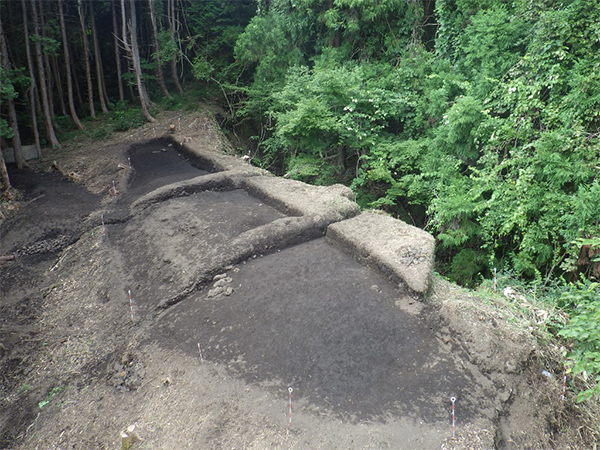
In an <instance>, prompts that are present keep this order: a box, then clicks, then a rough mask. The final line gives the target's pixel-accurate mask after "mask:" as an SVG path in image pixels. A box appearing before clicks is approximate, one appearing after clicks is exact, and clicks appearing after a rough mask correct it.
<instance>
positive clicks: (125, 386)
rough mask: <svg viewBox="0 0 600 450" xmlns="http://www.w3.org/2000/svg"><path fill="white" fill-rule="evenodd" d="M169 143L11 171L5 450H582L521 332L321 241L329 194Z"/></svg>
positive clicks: (3, 312)
mask: <svg viewBox="0 0 600 450" xmlns="http://www.w3.org/2000/svg"><path fill="white" fill-rule="evenodd" d="M169 119H171V120H172V119H173V118H166V119H165V120H163V122H162V123H160V125H154V127H163V128H162V129H164V130H167V129H168V124H169ZM178 123H179V125H178V126H179V127H180V129H179V131H178V133H176V134H175V135H174V136H166V137H162V138H160V139H154V140H147V139H148V138H152V137H154V136H156V135H157V134H158V135H159V136H160V135H162V134H163V133H162V132H161V131H160V129H161V128H159V129H158V132H157V129H156V128H149V127H150V126H148V127H147V128H146V129H145V131H143V132H142V133H141V134H135V135H133V136H132V135H125V136H121V139H122V142H113V143H111V144H105V145H102V146H99V147H97V148H90V147H89V146H88V147H86V148H83V147H81V148H75V149H73V150H72V151H71V152H69V153H66V152H65V153H64V154H63V155H62V156H60V157H59V158H57V164H55V166H56V165H57V166H58V167H59V168H60V169H61V170H60V172H59V171H54V172H52V171H49V172H48V171H45V170H42V171H37V172H33V171H28V172H23V173H18V172H16V171H15V170H11V177H12V178H11V179H12V181H13V183H14V184H15V187H17V188H18V189H19V190H20V191H21V192H23V197H22V198H21V199H20V200H19V203H20V205H21V206H20V209H19V210H17V211H15V212H14V213H12V214H11V215H10V216H9V217H8V219H7V220H5V221H4V222H3V223H2V224H1V225H0V255H8V254H11V255H15V256H16V259H15V260H14V261H8V262H0V273H1V276H2V278H1V280H0V289H1V293H2V294H1V295H2V296H1V300H0V380H1V381H2V384H1V386H0V395H1V397H0V428H1V432H0V448H10V449H20V450H25V449H37V448H39V449H66V448H78V449H120V448H125V447H124V446H123V442H122V440H121V439H122V438H121V432H122V431H123V430H125V429H126V428H127V427H129V426H131V425H135V432H134V433H133V434H136V433H137V434H138V435H139V437H141V438H142V439H143V440H142V441H140V442H136V443H134V444H133V447H132V448H139V449H180V448H194V449H200V448H202V449H204V448H206V449H221V448H248V449H267V448H269V449H270V448H285V449H287V448H297V449H317V448H322V449H350V448H352V449H363V448H372V449H379V448H390V449H391V448H393V449H434V448H444V449H451V448H454V449H477V448H481V449H487V448H507V449H512V448H528V449H529V448H531V449H533V448H535V449H549V448H556V449H582V448H593V443H592V440H591V439H592V438H591V436H592V433H591V432H588V431H586V429H585V427H586V422H585V419H584V417H585V416H584V415H583V414H582V412H581V410H580V409H578V408H577V407H576V406H575V405H574V403H573V399H572V398H571V397H572V396H569V397H568V398H567V401H565V402H561V401H560V381H559V378H560V374H561V371H562V367H560V366H557V365H556V363H554V362H553V361H555V360H556V358H555V357H554V356H553V352H558V350H557V349H553V348H546V347H543V346H541V344H539V343H538V342H536V341H535V339H534V338H533V337H532V333H531V332H532V330H533V329H534V327H535V326H536V322H535V317H536V315H535V314H534V313H533V312H532V313H531V314H529V313H525V312H524V313H522V314H519V313H516V312H515V311H516V309H515V308H512V307H511V305H508V304H507V305H505V306H506V308H505V309H504V310H502V309H499V308H498V304H497V302H500V300H499V299H498V298H496V299H493V298H491V297H488V299H487V300H486V301H484V300H482V299H481V298H475V297H471V296H470V294H469V293H467V292H465V291H462V290H460V289H459V288H457V287H454V286H452V285H450V284H448V283H445V282H443V281H442V280H440V279H437V278H433V281H432V282H431V284H432V285H431V287H430V288H429V290H428V292H427V293H426V295H422V294H419V293H418V292H416V291H415V290H414V289H413V286H414V284H413V283H411V280H407V281H406V282H402V281H401V280H400V282H399V281H398V280H397V279H396V278H394V276H392V275H391V272H388V271H387V270H383V272H382V271H380V270H378V269H377V268H379V269H381V268H382V267H383V266H382V265H378V264H372V265H370V266H366V265H363V264H361V263H360V262H358V260H360V261H362V262H367V263H368V262H370V261H373V259H372V255H368V254H364V252H365V251H366V250H364V247H361V248H363V250H356V251H357V252H361V254H352V251H351V250H350V251H349V250H348V246H347V245H345V244H344V245H342V243H341V241H340V240H339V238H338V237H337V236H338V234H339V233H341V231H339V230H338V234H336V233H330V232H328V231H327V227H328V224H329V223H334V222H339V221H344V220H347V219H349V218H350V217H352V216H354V215H356V214H358V213H359V211H358V210H357V209H355V206H353V204H352V203H351V202H350V200H348V198H347V195H349V194H348V193H347V192H346V191H344V190H343V189H341V188H339V189H338V188H334V189H333V190H329V191H315V192H317V194H316V195H317V197H316V198H319V199H321V200H323V202H324V204H326V205H325V206H318V205H316V203H315V201H313V200H311V197H310V196H311V195H313V191H312V190H311V189H313V188H310V187H307V186H305V185H302V184H295V183H294V182H284V181H281V183H284V184H281V185H280V184H279V183H280V181H279V180H277V179H274V178H269V177H268V174H264V173H262V172H260V171H256V170H255V169H252V168H250V167H249V166H247V165H246V164H245V163H244V162H243V161H241V160H240V159H239V158H237V157H233V156H227V155H226V153H228V152H229V149H228V147H227V145H226V142H225V141H224V140H223V139H222V137H221V136H220V135H219V133H218V131H217V130H216V128H215V126H214V124H213V122H212V121H211V120H210V118H209V117H207V116H204V115H194V114H191V115H189V116H185V117H183V120H182V121H180V122H178ZM182 129H183V130H185V132H182ZM141 138H146V140H145V141H143V140H142V141H140V142H138V143H135V140H136V139H141ZM184 141H185V142H184ZM182 143H183V145H182ZM133 144H135V145H133ZM211 155H214V157H213V156H211ZM53 156H56V155H53ZM45 164H46V165H45ZM48 167H50V164H49V162H46V163H44V162H42V163H41V168H42V169H46V168H48ZM69 173H71V178H70V179H69V177H68V176H67V175H66V174H69ZM63 174H65V175H63ZM73 179H75V182H73V181H72V180H73ZM113 180H114V188H113ZM270 185H272V187H271V188H269V186H270ZM273 186H274V187H273ZM280 186H281V189H280ZM269 189H271V191H269ZM286 189H287V190H286ZM315 189H316V188H315ZM336 189H337V190H336ZM273 190H274V191H275V193H273ZM117 191H118V192H117ZM269 192H271V193H269ZM277 192H279V194H281V195H280V196H278V195H277ZM288 197H289V198H303V197H305V202H306V204H302V203H301V202H300V201H299V200H298V202H300V203H293V202H292V203H289V204H288V203H286V198H288ZM329 199H332V200H331V202H330V201H329ZM290 201H291V200H290ZM296 204H297V205H299V206H297V208H296V207H295V206H293V205H296ZM311 208H312V209H311ZM319 208H325V209H319ZM328 208H329V209H328ZM313 210H314V211H317V212H316V213H312V212H310V211H313ZM307 211H308V212H307ZM369 220H375V221H377V219H376V218H373V219H369ZM103 221H104V226H103V225H102V222H103ZM371 231H372V232H371ZM371 231H370V230H366V231H365V232H366V233H367V235H369V233H371V236H372V240H373V241H374V243H375V244H376V243H377V242H375V241H376V239H377V237H376V236H377V233H375V232H374V230H371ZM356 248H359V247H358V246H357V247H356ZM390 277H391V278H390ZM129 292H131V303H130V299H129V295H128V294H129ZM490 298H491V299H490ZM494 302H496V304H494ZM542 370H547V371H549V372H550V373H552V374H553V375H554V377H553V378H548V377H547V376H543V375H541V371H542ZM290 388H292V390H293V391H292V404H293V412H292V416H291V424H290V415H289V395H290V393H289V389H290ZM451 397H455V398H456V402H455V406H456V436H455V437H454V438H453V437H452V426H451V414H450V411H451V401H450V398H451ZM582 430H583V431H582ZM590 430H592V429H591V428H590ZM130 434H132V433H130Z"/></svg>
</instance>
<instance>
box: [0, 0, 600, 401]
mask: <svg viewBox="0 0 600 450" xmlns="http://www.w3.org/2000/svg"><path fill="white" fill-rule="evenodd" d="M0 25H2V27H0V38H1V39H0V44H2V45H1V47H2V48H1V50H2V64H0V76H1V77H2V83H0V100H1V102H2V114H1V115H0V136H2V137H4V138H5V141H8V140H12V142H13V146H14V147H15V149H16V148H17V147H18V145H20V144H19V139H20V135H23V136H28V137H29V136H30V137H31V138H30V139H29V142H25V143H31V141H33V140H34V141H35V142H34V143H36V144H37V143H38V141H39V142H41V145H46V146H56V145H59V139H58V138H57V137H56V135H55V134H54V132H55V131H56V133H57V134H58V136H59V137H61V136H65V135H66V134H65V132H66V131H68V130H72V129H75V128H76V126H77V127H79V128H82V127H84V124H85V123H89V121H90V120H93V119H94V117H96V112H95V111H96V110H97V111H102V112H101V113H99V115H102V114H104V115H105V116H107V117H108V118H109V119H108V123H109V124H111V125H110V126H111V127H112V129H113V130H124V129H127V128H129V127H131V126H134V125H135V124H137V123H140V122H141V121H143V120H152V119H153V118H152V114H153V110H154V108H155V103H153V99H154V101H158V100H160V101H159V102H160V103H162V104H163V105H166V106H168V107H171V108H178V107H181V106H182V105H184V104H185V103H186V102H189V101H190V98H192V99H195V98H202V99H206V98H207V97H210V99H212V100H215V101H217V102H219V103H220V104H221V106H222V107H223V111H224V113H223V114H224V115H226V116H227V119H228V120H229V123H230V124H231V123H233V124H234V125H233V126H234V131H235V130H237V131H238V132H239V131H240V130H244V132H245V133H246V134H251V135H252V138H253V139H252V142H253V144H252V148H251V151H252V153H253V159H252V160H253V162H254V163H256V164H259V165H261V166H263V167H267V168H271V169H272V170H274V171H277V172H279V173H280V174H282V175H285V176H287V177H291V178H295V179H299V180H303V181H307V182H310V183H317V184H330V183H344V184H346V185H348V186H351V187H352V188H353V190H354V191H355V192H356V195H357V199H358V201H359V203H360V204H361V205H362V206H363V207H365V208H377V209H382V210H384V211H386V212H388V213H389V214H392V215H394V216H395V217H398V218H400V219H402V220H405V221H407V222H409V223H412V224H414V225H416V226H419V227H422V228H425V229H426V230H428V231H429V232H431V233H432V234H434V235H435V236H436V238H437V241H438V255H437V260H438V270H439V271H440V272H441V273H442V274H443V275H444V276H446V277H448V278H449V279H451V280H453V281H456V282H459V283H460V284H463V285H465V286H468V287H475V286H477V285H478V284H480V283H481V282H482V281H483V280H485V279H489V278H490V277H491V276H492V274H493V271H494V270H498V271H499V272H500V273H502V274H505V275H509V276H510V277H511V279H512V280H513V282H515V283H517V282H518V283H524V284H525V285H528V286H536V289H537V290H536V292H539V288H540V287H542V288H545V289H553V295H551V296H550V295H549V297H548V298H558V300H557V303H556V304H553V306H558V307H559V308H561V309H563V310H564V311H566V312H567V313H568V314H569V315H570V316H571V321H570V322H569V323H568V324H567V325H566V326H565V324H564V323H563V324H562V325H560V326H558V328H557V332H560V334H562V336H564V337H565V338H572V339H574V340H575V341H577V342H579V343H580V345H578V346H576V347H575V351H574V352H573V354H572V357H573V361H574V362H575V363H574V370H575V371H577V372H581V373H600V366H599V365H598V361H599V360H600V359H599V357H598V355H600V335H599V334H598V333H597V332H594V331H593V330H595V329H597V325H596V322H597V320H598V311H599V307H598V305H599V304H600V301H599V297H598V295H599V293H598V285H597V284H596V283H597V282H598V279H599V278H600V261H599V256H598V255H600V245H599V239H600V59H599V58H598V55H599V54H600V8H599V7H598V4H597V0H565V1H562V2H555V1H553V0H421V1H416V0H258V1H255V0H239V1H230V0H205V1H202V2H197V1H189V0H144V1H133V0H86V1H84V0H53V1H50V0H48V1H44V2H40V1H36V0H24V1H20V2H19V1H6V0H0ZM25 36H28V37H29V40H28V41H25V40H24V39H23V38H24V37H25ZM86 38H87V39H86ZM69 49H70V53H68V52H67V50H69ZM69 55H70V56H69ZM75 61H78V62H80V63H76V62H75ZM86 61H87V63H86V64H84V62H86ZM68 74H69V75H73V77H72V78H73V79H72V80H71V79H70V77H69V76H67V75H68ZM192 80H195V83H192V82H191V81H192ZM182 85H183V88H182ZM67 87H68V89H67ZM181 89H185V91H186V92H185V94H181V93H180V92H179V91H180V90H181ZM44 91H46V93H44ZM192 92H194V93H196V94H198V93H199V94H200V95H199V96H198V95H194V96H191V95H190V93H192ZM132 104H138V105H141V110H142V112H139V111H138V110H137V109H136V110H132V109H130V106H131V105H132ZM78 114H79V115H80V116H82V117H83V119H84V120H83V123H78V122H79V117H78ZM36 115H37V118H38V119H37V120H35V117H36ZM32 119H34V120H32ZM86 121H87V122H86ZM19 128H20V129H21V130H22V131H23V132H22V133H20V134H19V132H18V131H19ZM38 130H39V133H37V131H38ZM248 130H252V131H251V132H250V133H249V132H248ZM107 132H108V130H107V129H106V128H101V129H100V130H99V131H98V130H97V131H95V133H96V136H97V137H98V138H102V136H103V135H104V133H107ZM17 138H18V139H17ZM24 140H25V141H27V140H28V139H27V138H25V139H24ZM6 144H7V142H4V143H3V145H6ZM246 150H247V149H245V150H244V151H246ZM0 163H2V164H0V169H2V167H3V166H4V164H3V161H0ZM17 163H18V164H22V163H23V161H19V160H17ZM2 183H3V184H4V185H5V187H7V186H8V184H9V180H8V176H7V174H6V173H5V172H4V171H2ZM547 292H549V291H547ZM590 392H591V391H590ZM596 392H600V391H598V390H597V391H596Z"/></svg>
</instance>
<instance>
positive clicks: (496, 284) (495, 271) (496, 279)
mask: <svg viewBox="0 0 600 450" xmlns="http://www.w3.org/2000/svg"><path fill="white" fill-rule="evenodd" d="M497 289H498V271H497V270H496V268H495V267H494V292H496V290H497Z"/></svg>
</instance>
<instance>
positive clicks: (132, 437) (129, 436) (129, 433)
mask: <svg viewBox="0 0 600 450" xmlns="http://www.w3.org/2000/svg"><path fill="white" fill-rule="evenodd" d="M142 440H143V439H142V438H141V437H140V436H139V434H137V432H136V431H135V425H130V426H128V427H127V429H126V430H123V431H121V450H130V449H131V448H132V446H133V444H135V443H136V442H141V441H142Z"/></svg>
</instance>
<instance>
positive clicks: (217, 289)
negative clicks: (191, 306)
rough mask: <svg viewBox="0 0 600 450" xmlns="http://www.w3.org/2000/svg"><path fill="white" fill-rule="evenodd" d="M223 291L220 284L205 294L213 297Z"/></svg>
mask: <svg viewBox="0 0 600 450" xmlns="http://www.w3.org/2000/svg"><path fill="white" fill-rule="evenodd" d="M224 291H225V288H224V287H222V286H219V287H216V288H214V289H211V290H209V291H208V294H206V296H207V297H208V298H214V297H216V296H218V295H219V294H221V293H223V292H224Z"/></svg>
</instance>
